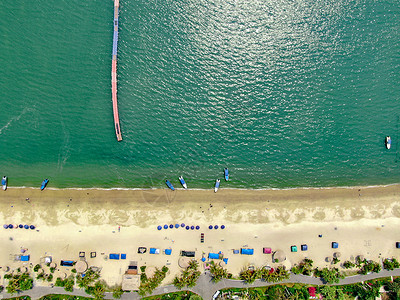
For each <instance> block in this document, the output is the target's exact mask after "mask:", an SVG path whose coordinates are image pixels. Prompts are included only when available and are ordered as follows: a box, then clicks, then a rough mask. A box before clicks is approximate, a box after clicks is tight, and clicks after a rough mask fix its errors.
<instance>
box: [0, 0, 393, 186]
mask: <svg viewBox="0 0 400 300" xmlns="http://www.w3.org/2000/svg"><path fill="white" fill-rule="evenodd" d="M112 18H113V2H112V1H104V0H102V1H100V0H93V1H77V0H68V1H66V0H57V1H54V0H53V1H43V0H36V1H25V0H15V1H3V3H2V4H1V9H0V36H1V43H0V65H1V68H0V89H1V94H0V108H1V109H0V153H1V156H0V175H3V174H4V175H8V176H9V184H10V185H14V186H39V185H40V183H41V181H42V180H43V179H44V178H46V177H48V178H50V184H49V187H126V188H139V187H144V188H149V187H164V183H163V181H164V180H165V179H166V178H168V179H169V180H170V181H171V182H172V183H173V184H175V185H176V186H177V185H178V180H177V179H178V176H179V175H181V174H182V175H184V177H185V179H186V181H187V183H188V185H189V187H192V188H209V187H212V185H213V182H214V180H215V179H216V178H218V177H219V178H222V176H223V168H224V167H225V166H227V167H229V169H230V173H231V179H232V181H231V182H229V183H224V182H223V183H222V185H221V187H230V188H291V187H320V186H349V185H379V184H390V183H398V182H399V178H400V177H399V175H400V168H399V159H400V157H399V148H398V147H399V142H398V141H399V139H400V130H399V124H400V119H399V118H400V87H399V82H400V75H399V69H400V68H399V67H400V6H399V3H398V1H395V0H393V1H373V0H360V1H346V0H343V1H341V0H339V1H328V0H320V1H315V0H299V1H292V0H275V1H268V0H250V1H248V0H227V1H223V0H182V1H179V0H178V1H177V0H164V1H157V0H148V1H139V0H121V11H120V31H119V32H120V43H119V52H118V54H119V57H118V59H119V60H118V84H119V87H118V88H119V89H118V96H119V110H120V121H121V128H122V134H123V139H124V140H123V141H122V142H120V143H118V142H117V141H116V138H115V133H114V127H113V116H112V102H111V50H112V30H113V28H112ZM386 135H391V137H392V140H393V146H392V149H391V150H390V151H388V150H386V149H385V147H384V138H385V136H386Z"/></svg>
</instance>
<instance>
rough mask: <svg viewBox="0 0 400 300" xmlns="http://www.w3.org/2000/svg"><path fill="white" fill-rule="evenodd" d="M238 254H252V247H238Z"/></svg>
mask: <svg viewBox="0 0 400 300" xmlns="http://www.w3.org/2000/svg"><path fill="white" fill-rule="evenodd" d="M240 254H245V255H253V254H254V249H250V248H240Z"/></svg>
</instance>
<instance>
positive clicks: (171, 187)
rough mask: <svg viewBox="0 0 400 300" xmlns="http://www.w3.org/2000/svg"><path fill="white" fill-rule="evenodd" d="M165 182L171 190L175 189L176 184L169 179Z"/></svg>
mask: <svg viewBox="0 0 400 300" xmlns="http://www.w3.org/2000/svg"><path fill="white" fill-rule="evenodd" d="M165 184H166V185H167V187H169V188H170V189H171V190H173V191H175V188H174V186H173V185H172V184H171V182H169V180H165Z"/></svg>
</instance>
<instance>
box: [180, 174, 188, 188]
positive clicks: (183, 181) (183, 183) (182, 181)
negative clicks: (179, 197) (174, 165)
mask: <svg viewBox="0 0 400 300" xmlns="http://www.w3.org/2000/svg"><path fill="white" fill-rule="evenodd" d="M179 182H180V183H181V184H182V186H183V188H184V189H187V184H186V182H185V180H184V179H183V177H182V176H179Z"/></svg>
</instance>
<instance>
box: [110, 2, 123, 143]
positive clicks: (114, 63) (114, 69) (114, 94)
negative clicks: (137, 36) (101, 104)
mask: <svg viewBox="0 0 400 300" xmlns="http://www.w3.org/2000/svg"><path fill="white" fill-rule="evenodd" d="M118 14H119V0H114V36H113V51H112V68H111V89H112V102H113V112H114V125H115V134H116V135H117V140H118V142H119V141H122V134H121V126H120V125H119V114H118V101H117V52H118Z"/></svg>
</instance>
